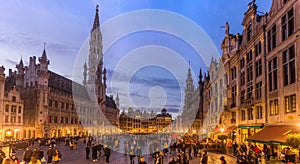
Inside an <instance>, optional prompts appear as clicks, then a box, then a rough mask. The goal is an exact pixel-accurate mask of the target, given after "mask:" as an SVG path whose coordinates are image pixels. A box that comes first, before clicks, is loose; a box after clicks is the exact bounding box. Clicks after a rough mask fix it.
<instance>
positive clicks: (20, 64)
mask: <svg viewBox="0 0 300 164" xmlns="http://www.w3.org/2000/svg"><path fill="white" fill-rule="evenodd" d="M19 66H20V67H24V64H23V60H22V57H21V60H20V63H19Z"/></svg>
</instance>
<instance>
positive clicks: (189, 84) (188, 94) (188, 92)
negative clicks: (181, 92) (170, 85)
mask: <svg viewBox="0 0 300 164" xmlns="http://www.w3.org/2000/svg"><path fill="white" fill-rule="evenodd" d="M193 92H194V84H193V78H192V74H191V67H189V69H188V74H187V78H186V87H185V98H184V104H185V106H186V107H188V106H189V104H190V101H191V99H192V96H193Z"/></svg>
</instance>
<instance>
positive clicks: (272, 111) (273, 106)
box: [270, 99, 279, 115]
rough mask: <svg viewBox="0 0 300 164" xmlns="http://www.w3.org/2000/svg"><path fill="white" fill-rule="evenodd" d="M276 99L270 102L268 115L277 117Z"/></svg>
mask: <svg viewBox="0 0 300 164" xmlns="http://www.w3.org/2000/svg"><path fill="white" fill-rule="evenodd" d="M278 113H279V110H278V99H275V100H271V101H270V115H278Z"/></svg>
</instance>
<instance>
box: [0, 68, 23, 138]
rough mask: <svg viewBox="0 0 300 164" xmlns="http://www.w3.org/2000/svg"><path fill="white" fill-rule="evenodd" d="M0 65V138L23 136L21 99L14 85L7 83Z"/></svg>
mask: <svg viewBox="0 0 300 164" xmlns="http://www.w3.org/2000/svg"><path fill="white" fill-rule="evenodd" d="M4 70H5V68H4V67H3V66H2V67H0V125H1V127H0V140H1V141H9V140H13V139H22V138H23V113H24V112H23V108H24V106H23V101H22V100H21V97H20V93H19V92H18V91H17V90H16V87H15V86H13V87H10V86H9V85H7V82H8V80H9V79H6V77H5V74H4Z"/></svg>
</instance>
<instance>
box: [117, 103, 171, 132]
mask: <svg viewBox="0 0 300 164" xmlns="http://www.w3.org/2000/svg"><path fill="white" fill-rule="evenodd" d="M119 122H120V130H121V131H122V132H123V133H129V134H152V133H156V132H158V133H163V132H165V133H169V132H172V115H171V114H169V113H167V110H166V109H164V108H163V109H162V111H161V113H159V114H156V113H154V112H153V111H151V113H147V112H145V111H144V112H141V111H140V110H136V111H133V109H132V108H129V109H128V112H125V111H123V112H122V113H121V114H120V120H119Z"/></svg>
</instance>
